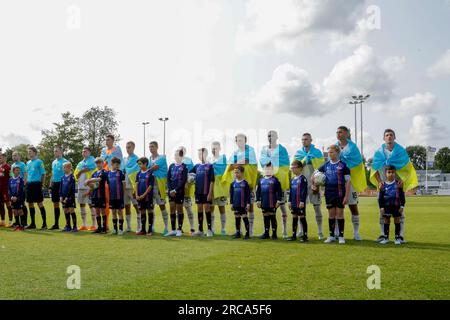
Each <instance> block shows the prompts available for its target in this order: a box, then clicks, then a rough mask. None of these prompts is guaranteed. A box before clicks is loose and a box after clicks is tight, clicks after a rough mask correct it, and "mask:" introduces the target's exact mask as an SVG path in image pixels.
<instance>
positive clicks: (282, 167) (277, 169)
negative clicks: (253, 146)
mask: <svg viewBox="0 0 450 320" xmlns="http://www.w3.org/2000/svg"><path fill="white" fill-rule="evenodd" d="M269 162H270V163H272V166H273V168H274V173H275V177H276V178H277V179H278V180H279V181H280V184H281V189H282V190H288V189H289V166H290V163H289V154H288V152H287V150H286V148H285V147H283V146H282V145H281V144H279V145H278V146H277V147H276V148H275V149H274V150H270V149H269V146H264V147H263V148H262V150H261V156H260V158H259V163H260V164H261V167H263V168H264V166H265V165H266V164H268V163H269Z"/></svg>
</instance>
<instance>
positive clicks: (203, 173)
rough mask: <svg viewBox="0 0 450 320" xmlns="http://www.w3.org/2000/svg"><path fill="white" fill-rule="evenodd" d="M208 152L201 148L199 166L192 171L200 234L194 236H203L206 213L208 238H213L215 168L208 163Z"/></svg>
mask: <svg viewBox="0 0 450 320" xmlns="http://www.w3.org/2000/svg"><path fill="white" fill-rule="evenodd" d="M207 157H208V150H207V149H206V148H201V149H200V150H198V158H199V160H200V163H199V164H196V165H195V166H194V168H193V169H192V170H191V172H192V173H195V203H196V204H197V207H198V232H196V233H194V235H198V236H203V212H205V213H206V224H207V226H208V233H207V236H208V237H212V236H213V232H212V220H211V205H212V200H213V195H214V167H213V165H212V164H210V163H207V162H206V158H207Z"/></svg>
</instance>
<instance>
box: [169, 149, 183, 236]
mask: <svg viewBox="0 0 450 320" xmlns="http://www.w3.org/2000/svg"><path fill="white" fill-rule="evenodd" d="M183 157H184V152H183V150H180V149H178V150H176V151H175V163H172V164H171V165H170V167H169V172H168V174H167V190H168V191H169V204H170V222H171V227H172V231H171V232H169V233H167V234H166V236H169V237H170V236H177V237H181V236H182V235H183V220H184V213H183V202H184V191H185V186H186V181H187V174H188V169H187V166H186V165H185V164H184V163H183ZM177 216H178V229H177V227H176V219H177Z"/></svg>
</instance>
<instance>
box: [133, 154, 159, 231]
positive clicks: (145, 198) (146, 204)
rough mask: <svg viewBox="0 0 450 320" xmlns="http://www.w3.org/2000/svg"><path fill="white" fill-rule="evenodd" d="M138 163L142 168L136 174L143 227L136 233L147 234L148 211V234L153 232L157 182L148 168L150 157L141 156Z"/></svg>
mask: <svg viewBox="0 0 450 320" xmlns="http://www.w3.org/2000/svg"><path fill="white" fill-rule="evenodd" d="M137 163H138V165H139V167H140V169H141V171H139V173H138V174H137V176H136V184H137V187H136V194H135V196H136V201H137V204H138V209H139V213H140V216H141V223H140V225H141V229H140V230H139V231H138V232H137V233H136V234H137V235H142V236H144V235H146V233H145V224H146V221H147V213H148V233H147V235H148V236H151V235H152V234H153V220H154V219H153V218H154V213H153V186H154V184H155V177H154V176H153V174H152V172H151V171H150V170H149V169H148V159H147V158H140V159H139V160H138V162H137Z"/></svg>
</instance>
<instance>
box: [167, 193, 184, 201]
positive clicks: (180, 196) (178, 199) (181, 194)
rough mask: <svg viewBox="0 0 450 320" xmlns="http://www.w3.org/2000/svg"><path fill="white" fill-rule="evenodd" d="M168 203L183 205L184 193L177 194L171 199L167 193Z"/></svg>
mask: <svg viewBox="0 0 450 320" xmlns="http://www.w3.org/2000/svg"><path fill="white" fill-rule="evenodd" d="M169 202H175V203H176V204H183V203H184V192H181V193H178V192H177V194H176V195H175V197H172V196H171V195H170V193H169Z"/></svg>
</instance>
